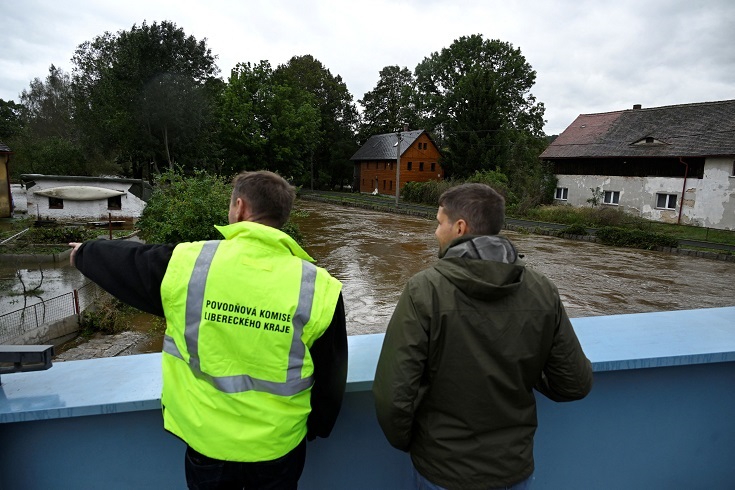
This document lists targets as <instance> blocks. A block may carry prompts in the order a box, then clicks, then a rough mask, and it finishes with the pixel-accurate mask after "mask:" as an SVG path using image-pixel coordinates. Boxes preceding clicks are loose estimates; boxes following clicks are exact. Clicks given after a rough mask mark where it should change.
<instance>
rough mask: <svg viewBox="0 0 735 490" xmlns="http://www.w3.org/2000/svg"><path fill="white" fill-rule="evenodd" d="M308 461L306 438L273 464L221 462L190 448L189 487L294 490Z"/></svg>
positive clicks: (273, 461) (187, 450)
mask: <svg viewBox="0 0 735 490" xmlns="http://www.w3.org/2000/svg"><path fill="white" fill-rule="evenodd" d="M305 459H306V439H304V440H303V441H301V443H300V444H299V445H298V446H296V447H295V448H294V449H293V450H291V452H289V453H287V454H286V455H285V456H282V457H280V458H278V459H274V460H272V461H259V462H257V463H238V462H236V461H221V460H219V459H212V458H209V457H207V456H204V455H203V454H201V453H198V452H197V451H195V450H193V449H192V448H190V447H188V448H187V449H186V462H185V464H184V467H185V469H186V484H187V485H188V487H189V488H190V489H192V490H215V489H216V490H220V489H221V490H225V489H226V490H230V489H233V490H234V489H238V490H241V489H248V490H250V489H258V490H292V489H296V488H297V487H298V483H299V478H300V477H301V472H302V471H303V469H304V460H305Z"/></svg>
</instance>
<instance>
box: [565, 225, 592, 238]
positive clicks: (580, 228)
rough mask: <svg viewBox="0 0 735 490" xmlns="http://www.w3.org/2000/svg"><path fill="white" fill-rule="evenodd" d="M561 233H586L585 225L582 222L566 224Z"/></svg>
mask: <svg viewBox="0 0 735 490" xmlns="http://www.w3.org/2000/svg"><path fill="white" fill-rule="evenodd" d="M563 233H566V234H567V235H588V234H589V233H587V227H585V226H584V225H583V224H580V223H574V224H572V225H569V226H567V227H566V228H565V229H564V231H563Z"/></svg>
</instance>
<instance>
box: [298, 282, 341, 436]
mask: <svg viewBox="0 0 735 490" xmlns="http://www.w3.org/2000/svg"><path fill="white" fill-rule="evenodd" d="M310 351H311V357H312V360H313V361H314V386H313V387H312V389H311V413H310V414H309V419H308V421H307V428H308V431H307V434H306V438H307V439H308V440H310V441H312V440H314V439H315V438H316V437H329V434H330V432H332V427H334V423H335V422H336V420H337V415H338V414H339V410H340V408H341V407H342V397H343V396H344V392H345V385H346V384H347V327H346V325H345V306H344V302H343V300H342V294H341V293H340V295H339V300H338V301H337V306H336V308H335V309H334V316H333V317H332V323H331V324H330V325H329V328H327V330H326V331H325V332H324V335H322V336H321V337H319V338H318V339H317V340H316V341H314V344H313V345H312V347H311V349H310Z"/></svg>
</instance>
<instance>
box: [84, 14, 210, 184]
mask: <svg viewBox="0 0 735 490" xmlns="http://www.w3.org/2000/svg"><path fill="white" fill-rule="evenodd" d="M72 61H73V63H74V68H73V82H74V94H75V100H76V111H77V118H78V120H79V122H80V124H81V125H82V126H83V128H84V129H85V132H86V133H87V134H88V135H89V136H90V138H91V139H92V141H93V142H94V143H96V144H97V145H99V146H100V147H101V148H103V150H104V151H105V152H106V153H107V154H108V155H110V156H112V157H114V158H116V159H118V160H119V161H121V162H128V163H129V165H130V166H131V172H132V173H133V175H134V176H136V177H140V176H142V174H143V173H144V172H145V171H147V170H150V169H149V166H151V167H153V170H154V171H157V170H159V169H160V168H161V167H169V168H172V167H173V165H174V162H178V163H179V164H181V165H182V166H183V167H185V168H191V167H192V166H193V165H194V164H196V163H200V162H201V161H203V160H206V159H207V155H206V154H203V153H204V151H206V150H208V149H209V147H208V146H207V145H205V144H203V142H204V141H206V140H207V138H209V137H210V135H209V134H207V129H210V128H211V124H210V115H211V105H212V103H213V100H214V96H215V94H216V92H217V91H218V90H219V89H220V88H221V83H219V81H218V79H217V78H216V75H217V74H218V73H219V69H218V68H217V65H216V64H215V61H216V56H214V55H213V54H212V53H211V50H210V49H209V48H208V47H207V45H206V39H205V40H202V41H197V40H196V39H195V38H194V37H193V36H187V35H186V33H185V32H184V31H183V29H181V28H179V27H177V26H176V24H174V23H172V22H169V21H163V22H161V23H160V24H159V23H156V22H154V23H153V24H150V25H148V24H147V23H145V22H143V24H142V25H140V26H137V25H133V27H132V28H131V29H130V30H129V31H119V32H118V33H116V34H111V33H109V32H105V33H104V34H102V35H100V36H97V37H96V38H95V39H94V40H93V41H87V42H84V43H82V44H81V45H79V47H78V48H77V50H76V52H75V54H74V57H73V58H72Z"/></svg>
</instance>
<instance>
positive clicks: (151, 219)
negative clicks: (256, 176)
mask: <svg viewBox="0 0 735 490" xmlns="http://www.w3.org/2000/svg"><path fill="white" fill-rule="evenodd" d="M231 194H232V185H231V182H230V180H229V179H227V178H225V177H221V176H215V175H210V174H207V173H206V172H203V171H196V172H195V173H194V175H192V176H185V175H182V174H181V173H179V172H175V171H170V170H169V171H166V172H164V173H162V174H161V175H160V176H159V177H158V178H157V179H156V187H155V189H154V190H153V195H152V196H151V199H150V200H149V201H148V204H147V205H146V207H145V209H144V210H143V215H142V216H141V218H140V220H139V221H138V223H137V227H138V228H139V229H140V237H141V238H142V239H143V240H145V241H147V242H149V243H181V242H195V241H199V240H220V239H221V238H222V235H221V234H220V232H219V231H217V229H216V228H215V227H214V225H226V224H227V222H228V220H227V212H228V210H229V207H230V195H231ZM283 231H284V232H285V233H288V234H289V235H291V236H292V237H293V238H294V240H296V241H297V242H299V243H301V233H300V232H299V229H298V226H297V225H296V224H295V223H292V222H291V220H289V221H288V222H287V223H286V225H285V226H284V227H283Z"/></svg>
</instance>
